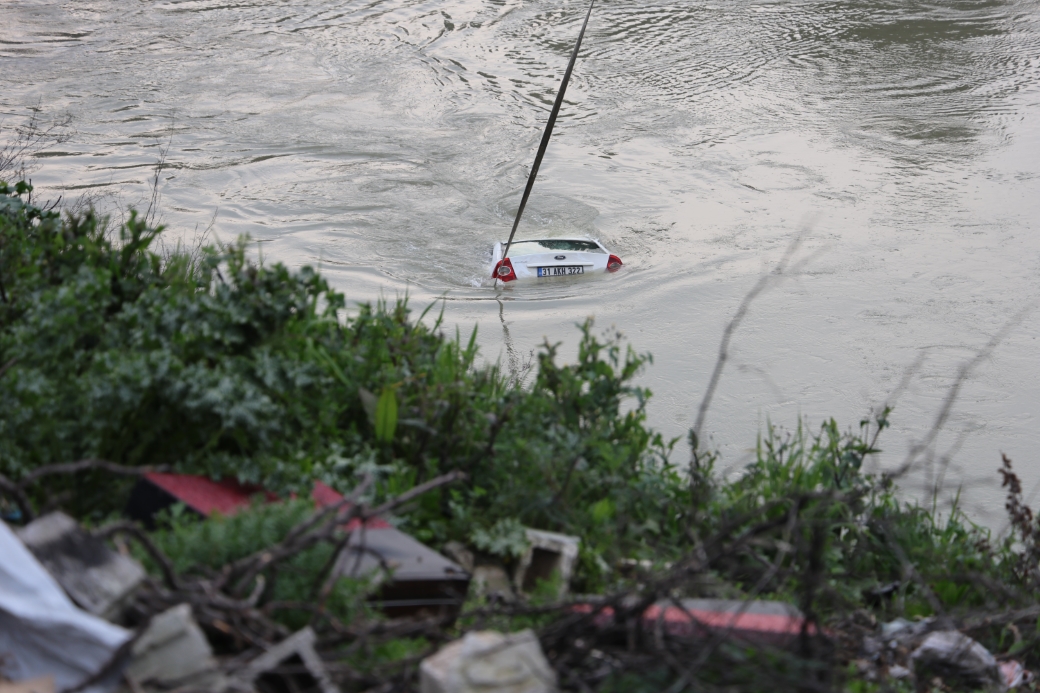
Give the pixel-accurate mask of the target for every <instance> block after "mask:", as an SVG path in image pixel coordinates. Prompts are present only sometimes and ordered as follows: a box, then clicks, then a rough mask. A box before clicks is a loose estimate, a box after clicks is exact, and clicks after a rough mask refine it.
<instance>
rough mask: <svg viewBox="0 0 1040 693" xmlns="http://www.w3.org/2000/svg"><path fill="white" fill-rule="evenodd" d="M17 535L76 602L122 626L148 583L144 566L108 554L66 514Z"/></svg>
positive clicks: (42, 519) (52, 516)
mask: <svg viewBox="0 0 1040 693" xmlns="http://www.w3.org/2000/svg"><path fill="white" fill-rule="evenodd" d="M17 533H18V538H19V539H21V540H22V542H23V543H24V544H25V545H26V546H27V547H28V548H29V550H30V551H32V552H33V555H34V556H36V558H37V560H39V561H40V563H42V564H43V565H44V567H45V568H47V571H48V572H49V573H50V574H51V575H52V576H54V579H55V580H57V581H58V584H60V585H61V586H62V587H63V588H64V589H65V592H67V593H68V595H69V596H70V597H72V600H73V601H74V602H76V603H77V604H79V605H80V607H82V608H83V609H85V610H87V611H89V612H90V613H92V614H94V615H95V616H101V617H102V618H106V619H108V620H111V621H114V620H118V617H119V616H120V614H121V612H122V610H123V607H124V606H125V605H126V602H127V601H128V600H129V599H130V597H131V596H132V595H133V593H134V591H135V590H136V589H137V588H138V586H139V585H140V584H141V582H142V581H143V580H144V578H145V570H144V568H143V567H141V564H140V563H138V562H137V561H135V560H134V559H132V558H130V557H129V556H124V555H122V554H120V553H116V552H115V551H113V550H112V549H110V548H108V546H107V545H106V544H105V542H104V541H102V540H101V539H98V538H96V537H94V536H92V535H90V534H88V533H87V532H85V531H84V530H83V529H82V528H80V526H79V524H78V523H77V522H76V521H75V520H73V519H72V518H71V517H69V516H68V515H66V514H64V513H61V512H53V513H49V514H47V515H44V516H43V517H40V518H37V519H36V520H34V521H32V522H30V523H29V524H28V525H26V526H25V527H22V528H21V529H19V530H18V532H17Z"/></svg>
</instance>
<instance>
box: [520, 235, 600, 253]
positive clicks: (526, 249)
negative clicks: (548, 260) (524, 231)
mask: <svg viewBox="0 0 1040 693" xmlns="http://www.w3.org/2000/svg"><path fill="white" fill-rule="evenodd" d="M502 248H503V249H505V243H503V244H502ZM561 250H562V251H570V252H572V253H577V252H582V253H604V252H606V251H604V250H603V249H602V248H600V247H599V246H598V245H596V244H595V243H593V242H592V241H571V240H563V239H560V240H555V239H545V240H541V241H515V242H514V243H513V245H511V246H509V255H510V256H511V257H515V256H517V255H535V254H537V253H552V252H559V251H561Z"/></svg>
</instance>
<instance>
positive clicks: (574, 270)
mask: <svg viewBox="0 0 1040 693" xmlns="http://www.w3.org/2000/svg"><path fill="white" fill-rule="evenodd" d="M568 274H585V268H584V267H582V266H581V265H576V266H567V267H539V268H538V276H539V277H563V276H566V275H568Z"/></svg>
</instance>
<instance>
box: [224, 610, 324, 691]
mask: <svg viewBox="0 0 1040 693" xmlns="http://www.w3.org/2000/svg"><path fill="white" fill-rule="evenodd" d="M315 640H316V637H315V635H314V631H313V630H311V628H310V626H308V627H306V628H304V629H302V630H299V631H297V632H295V633H293V634H292V635H290V636H289V637H288V638H286V639H285V640H283V641H281V642H280V643H278V644H277V645H275V646H274V647H272V648H271V649H269V650H268V651H267V652H265V653H264V654H262V655H260V656H259V657H257V658H256V659H253V660H252V661H251V662H249V664H247V665H246V666H245V667H243V668H242V669H240V670H239V671H238V672H236V673H235V675H234V681H232V683H231V687H232V688H233V689H234V690H236V691H243V690H244V691H251V690H252V689H253V685H254V683H255V682H256V681H257V680H258V679H260V678H261V677H262V676H264V675H265V674H267V673H269V672H271V671H272V670H273V669H275V668H277V667H278V666H279V665H281V664H283V663H284V662H287V661H291V660H294V659H296V660H299V663H300V664H302V666H303V668H304V669H305V670H306V672H307V675H306V677H307V678H309V679H311V680H310V681H305V682H302V685H298V686H290V690H313V689H314V688H317V689H318V690H320V691H321V693H340V691H339V688H338V687H337V686H336V684H334V683H333V682H332V679H331V678H330V677H329V674H328V671H326V669H325V664H324V663H323V662H322V660H321V657H319V656H318V653H317V651H316V650H315V649H314V643H315Z"/></svg>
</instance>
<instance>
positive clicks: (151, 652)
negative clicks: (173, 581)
mask: <svg viewBox="0 0 1040 693" xmlns="http://www.w3.org/2000/svg"><path fill="white" fill-rule="evenodd" d="M124 675H125V676H126V677H127V679H129V680H130V681H131V682H132V683H133V686H134V687H136V688H143V687H145V686H157V687H159V688H162V689H171V688H177V687H179V686H183V685H187V684H191V685H192V687H193V688H201V689H205V690H210V691H215V690H221V689H223V688H225V687H226V681H225V680H224V677H223V676H222V675H221V674H220V672H219V671H218V670H217V661H216V659H214V657H213V650H212V648H211V647H210V645H209V641H208V640H206V636H205V635H204V634H203V632H202V629H201V628H199V626H198V624H197V623H196V622H195V619H194V618H193V617H192V611H191V606H190V605H188V604H180V605H178V606H175V607H173V608H170V609H167V610H166V611H164V612H162V613H160V614H157V615H155V616H153V617H152V620H151V621H150V622H149V624H148V626H147V628H145V630H144V632H143V633H141V635H140V637H138V638H137V640H136V641H135V642H134V645H133V648H132V649H131V660H130V663H129V664H128V665H127V667H126V671H125V672H124Z"/></svg>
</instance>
